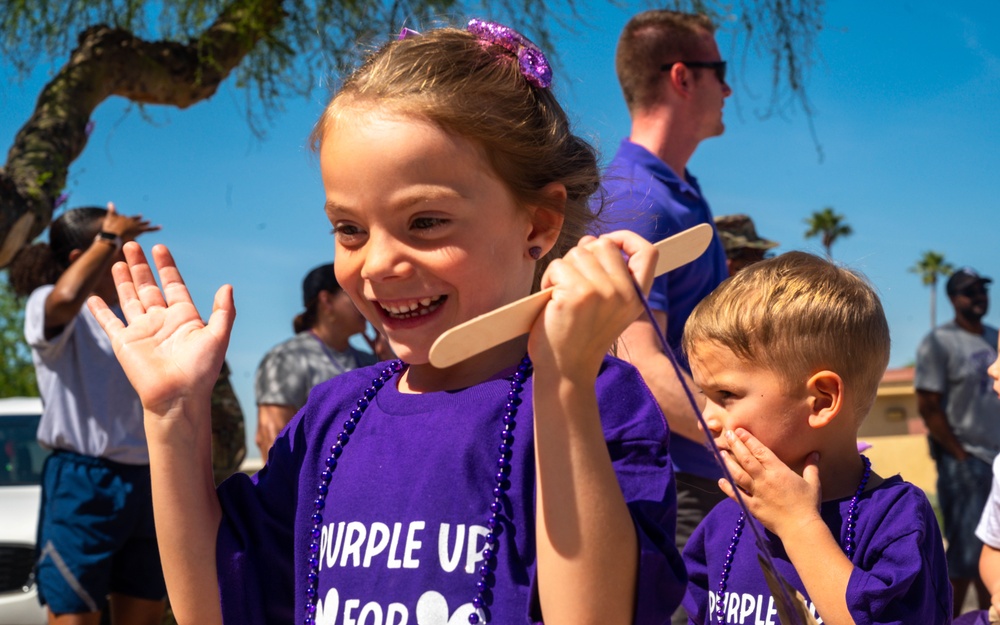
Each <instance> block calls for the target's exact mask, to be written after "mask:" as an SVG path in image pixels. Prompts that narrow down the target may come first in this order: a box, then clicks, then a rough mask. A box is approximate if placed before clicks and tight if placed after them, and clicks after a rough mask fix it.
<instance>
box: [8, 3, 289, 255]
mask: <svg viewBox="0 0 1000 625" xmlns="http://www.w3.org/2000/svg"><path fill="white" fill-rule="evenodd" d="M284 19H285V13H284V10H283V8H282V1H281V0H233V2H231V3H230V4H229V5H228V6H227V7H226V8H225V9H224V10H223V12H222V13H221V14H220V15H219V17H218V19H216V20H215V22H214V23H212V24H211V25H210V26H209V27H208V28H207V29H206V30H205V31H204V32H203V33H202V34H201V35H200V36H199V37H198V38H197V39H194V40H191V41H190V42H188V43H187V44H182V43H179V42H174V41H155V42H149V41H144V40H142V39H139V38H138V37H135V36H134V35H132V34H131V33H130V32H129V31H125V30H120V29H113V28H110V27H108V26H104V25H99V26H93V27H91V28H88V29H87V30H85V31H84V32H83V33H81V35H80V38H79V44H78V46H77V48H76V49H75V50H74V51H73V52H72V54H71V55H70V59H69V61H68V62H67V63H66V65H64V66H63V68H62V69H61V70H60V71H59V73H58V74H57V75H56V76H55V78H53V79H52V80H51V81H50V82H49V83H48V84H47V85H46V86H45V88H44V89H43V90H42V92H41V94H40V95H39V97H38V102H37V103H36V105H35V110H34V113H33V114H32V116H31V118H30V119H29V120H28V122H27V123H26V124H25V125H24V126H23V127H22V128H21V130H20V131H19V132H18V133H17V136H16V137H15V139H14V145H13V146H12V147H11V149H10V152H9V153H8V154H7V163H6V165H5V166H4V167H3V168H0V236H2V241H0V267H5V266H6V265H7V264H8V263H9V262H10V260H11V259H12V258H13V257H14V255H15V254H16V253H17V252H18V250H20V249H21V247H23V246H24V245H25V244H26V243H28V242H29V241H31V240H32V239H33V238H34V237H36V236H38V234H40V233H41V232H42V230H44V229H45V227H46V226H47V225H48V224H49V222H50V221H51V219H52V213H53V211H54V210H55V207H56V204H57V199H58V197H59V194H60V193H61V192H62V190H63V188H64V187H65V185H66V177H67V174H68V171H69V166H70V164H71V163H72V162H73V161H74V160H75V159H76V158H77V157H78V156H79V155H80V153H81V152H82V151H83V148H84V147H85V146H86V144H87V135H88V131H87V124H88V122H89V121H90V116H91V114H92V113H93V112H94V109H96V108H97V106H98V105H99V104H100V103H101V102H103V101H104V100H106V99H107V98H108V97H110V96H112V95H118V96H122V97H124V98H128V99H130V100H132V101H135V102H141V103H146V104H164V105H169V106H176V107H178V108H187V107H188V106H191V105H192V104H195V103H197V102H200V101H202V100H206V99H208V98H210V97H212V96H213V95H214V94H215V92H216V90H217V89H218V87H219V85H220V84H221V83H222V81H224V80H225V79H226V77H227V76H229V73H230V72H231V71H232V70H233V69H235V68H236V66H238V65H239V64H240V62H241V61H242V60H243V58H244V57H246V55H247V54H249V53H250V51H251V50H252V49H253V48H254V46H255V45H257V43H258V42H259V41H260V40H261V39H263V38H264V37H266V36H267V35H268V33H270V32H272V31H274V30H276V29H277V28H279V27H280V26H281V24H282V22H283V21H284Z"/></svg>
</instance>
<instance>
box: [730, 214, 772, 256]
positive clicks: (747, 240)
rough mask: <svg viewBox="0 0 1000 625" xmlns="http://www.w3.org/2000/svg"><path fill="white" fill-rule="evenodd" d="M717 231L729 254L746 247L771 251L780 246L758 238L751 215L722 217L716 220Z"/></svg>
mask: <svg viewBox="0 0 1000 625" xmlns="http://www.w3.org/2000/svg"><path fill="white" fill-rule="evenodd" d="M715 229H716V230H718V231H719V237H720V238H721V239H722V245H723V246H724V247H725V248H726V251H727V252H728V251H730V250H735V249H739V248H744V247H749V248H753V249H758V250H769V249H771V248H775V247H778V245H779V244H778V243H777V242H775V241H769V240H767V239H764V238H762V237H759V236H757V229H756V228H754V225H753V220H752V219H750V216H749V215H742V214H740V215H720V216H718V217H716V218H715Z"/></svg>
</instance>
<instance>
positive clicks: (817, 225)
mask: <svg viewBox="0 0 1000 625" xmlns="http://www.w3.org/2000/svg"><path fill="white" fill-rule="evenodd" d="M805 221H806V225H808V226H809V229H808V230H806V235H805V236H806V238H807V239H811V238H812V237H815V236H818V237H820V240H821V241H822V243H823V249H824V250H826V257H827V258H833V244H834V243H835V242H836V241H837V239H839V238H841V237H849V236H851V235H852V234H854V230H853V229H852V228H851V227H850V226H849V225H847V222H846V221H844V216H843V215H840V214H837V213H835V212H833V207H832V206H827V207H825V208H824V209H823V210H820V211H814V212H813V214H812V215H810V216H809V217H808V218H807V219H806V220H805Z"/></svg>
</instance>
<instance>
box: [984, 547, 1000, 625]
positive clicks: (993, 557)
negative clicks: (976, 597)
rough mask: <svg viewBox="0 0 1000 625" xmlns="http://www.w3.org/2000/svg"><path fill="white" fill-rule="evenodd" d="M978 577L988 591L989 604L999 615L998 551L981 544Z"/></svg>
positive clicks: (999, 577)
mask: <svg viewBox="0 0 1000 625" xmlns="http://www.w3.org/2000/svg"><path fill="white" fill-rule="evenodd" d="M979 575H980V577H982V578H983V584H985V585H986V589H987V590H989V591H990V604H991V605H992V606H993V609H994V610H996V611H997V612H998V613H1000V549H997V548H995V547H991V546H989V545H987V544H985V543H984V544H983V551H982V553H981V554H980V555H979Z"/></svg>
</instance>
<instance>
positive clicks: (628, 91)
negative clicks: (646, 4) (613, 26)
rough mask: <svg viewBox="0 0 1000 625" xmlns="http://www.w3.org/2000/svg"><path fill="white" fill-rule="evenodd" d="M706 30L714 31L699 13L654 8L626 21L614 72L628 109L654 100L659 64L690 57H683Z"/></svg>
mask: <svg viewBox="0 0 1000 625" xmlns="http://www.w3.org/2000/svg"><path fill="white" fill-rule="evenodd" d="M706 33H708V34H714V33H715V25H714V24H713V23H712V20H710V19H709V18H708V16H706V15H702V14H700V13H681V12H678V11H667V10H664V9H657V10H652V11H644V12H642V13H639V14H638V15H636V16H635V17H633V18H632V19H630V20H629V21H628V24H626V25H625V28H624V29H622V34H621V36H620V37H619V38H618V48H617V51H616V53H615V71H616V72H617V73H618V82H619V83H620V84H621V87H622V93H623V94H624V96H625V104H626V105H627V106H628V110H629V111H630V112H633V111H635V110H641V109H642V108H645V107H648V106H650V105H652V104H654V103H655V102H656V100H657V93H658V92H659V85H660V83H661V81H662V80H663V79H664V77H665V76H666V75H667V73H666V72H663V71H661V70H660V67H662V66H663V65H664V64H669V63H675V62H677V61H683V60H692V59H690V58H685V57H686V56H688V55H691V54H695V53H697V52H698V50H699V47H700V44H701V38H702V37H703V36H704V35H705V34H706ZM693 60H698V59H693Z"/></svg>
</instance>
